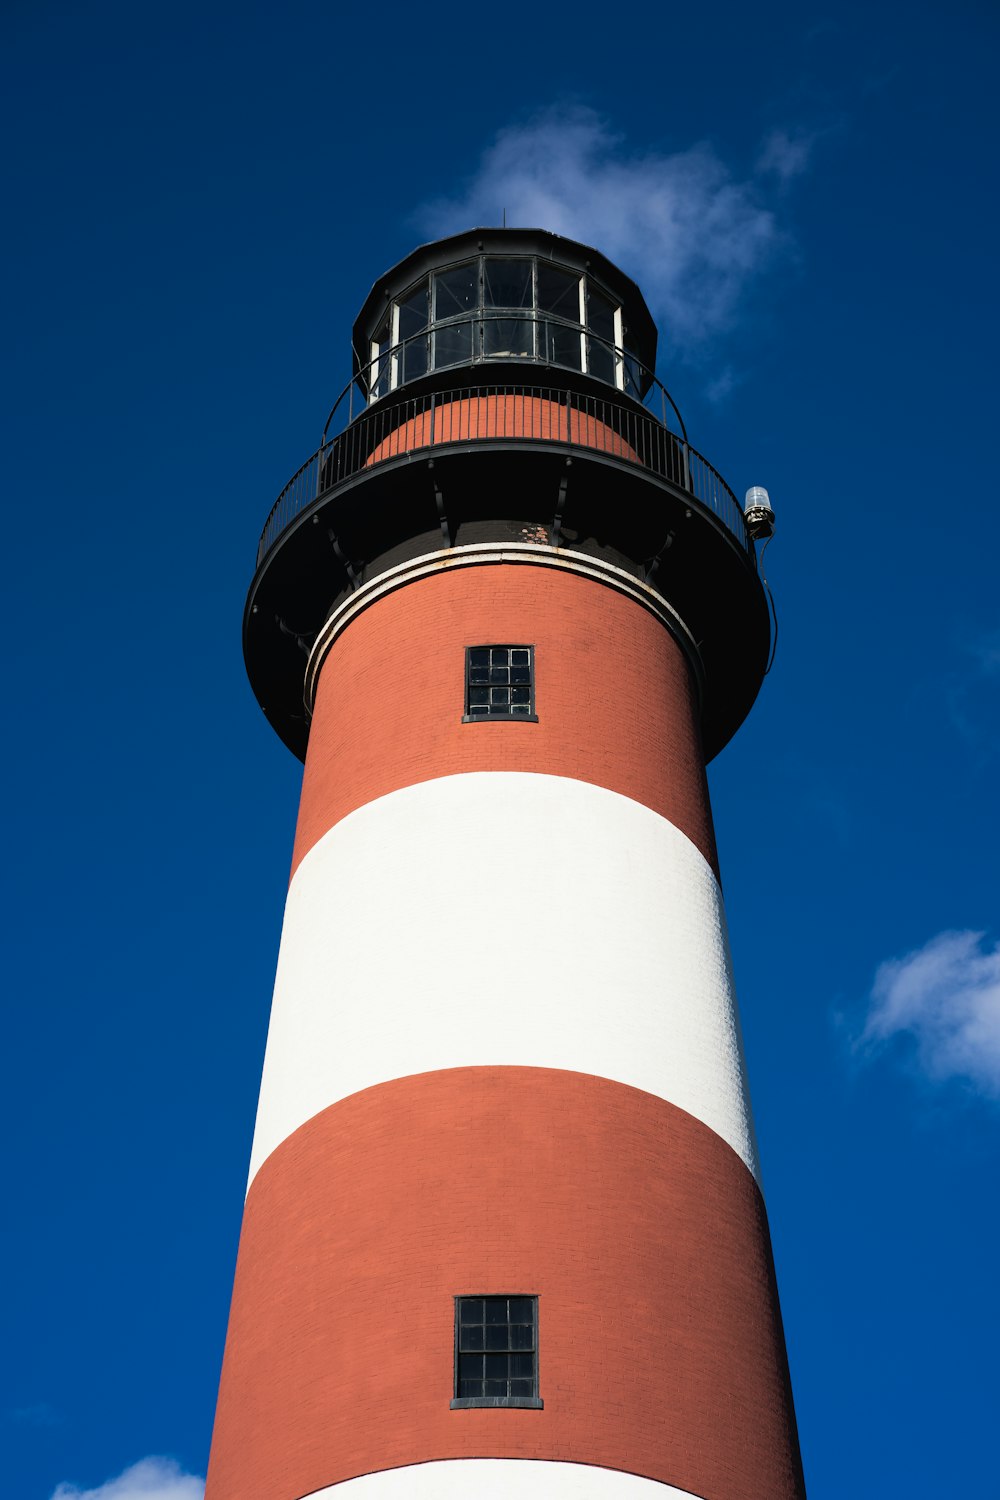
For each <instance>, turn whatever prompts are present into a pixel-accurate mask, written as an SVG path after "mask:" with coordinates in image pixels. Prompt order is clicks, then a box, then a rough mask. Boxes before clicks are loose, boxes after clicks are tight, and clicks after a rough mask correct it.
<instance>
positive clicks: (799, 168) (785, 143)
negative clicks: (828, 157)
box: [757, 130, 816, 183]
mask: <svg viewBox="0 0 1000 1500" xmlns="http://www.w3.org/2000/svg"><path fill="white" fill-rule="evenodd" d="M815 143H816V137H815V135H812V134H810V133H809V132H808V131H805V130H772V131H771V132H770V133H769V134H768V135H766V136H765V137H764V140H763V142H762V143H761V148H760V151H759V152H758V153H757V171H758V172H760V173H762V174H763V173H769V174H770V175H771V176H772V177H776V178H777V179H778V181H779V182H781V183H787V182H791V180H792V178H793V177H798V176H799V175H800V174H801V173H802V172H804V171H805V170H806V168H807V167H808V165H809V159H810V157H811V156H812V151H813V146H814V145H815Z"/></svg>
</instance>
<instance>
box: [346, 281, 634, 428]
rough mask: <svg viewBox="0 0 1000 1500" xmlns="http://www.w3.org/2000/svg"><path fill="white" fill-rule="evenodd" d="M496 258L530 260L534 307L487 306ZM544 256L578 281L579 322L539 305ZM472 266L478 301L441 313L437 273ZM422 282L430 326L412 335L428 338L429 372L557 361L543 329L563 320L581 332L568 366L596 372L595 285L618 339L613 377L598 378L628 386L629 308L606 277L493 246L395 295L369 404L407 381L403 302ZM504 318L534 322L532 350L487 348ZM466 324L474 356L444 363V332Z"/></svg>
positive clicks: (374, 357)
mask: <svg viewBox="0 0 1000 1500" xmlns="http://www.w3.org/2000/svg"><path fill="white" fill-rule="evenodd" d="M491 260H525V261H529V262H530V265H531V306H530V307H523V306H522V307H518V308H502V307H500V306H499V305H496V306H494V305H493V304H490V305H489V306H487V304H486V277H487V262H488V261H491ZM543 260H544V261H545V262H546V263H547V264H549V265H551V266H553V267H555V268H556V269H557V270H559V271H563V272H565V273H566V274H567V275H569V276H572V277H573V278H574V279H575V280H576V281H577V283H578V321H576V322H574V321H572V320H571V319H568V318H565V317H563V316H562V315H561V314H557V313H552V312H549V311H547V310H545V309H542V308H540V307H539V305H538V296H539V293H538V273H539V265H540V263H541V262H542V261H543ZM466 265H469V266H475V275H474V279H475V286H476V294H475V301H474V303H473V304H472V305H470V306H469V307H468V308H463V309H460V310H459V311H458V312H455V313H449V314H447V315H445V316H444V317H441V316H439V314H438V309H437V293H436V287H435V277H437V276H440V275H442V274H444V273H446V272H448V271H454V270H459V269H461V268H462V267H463V266H466ZM421 286H424V287H426V290H427V312H428V320H427V326H426V327H425V328H424V329H423V330H421V332H419V333H417V334H413V335H411V338H414V339H419V338H425V339H426V340H427V366H426V369H425V371H424V374H427V375H430V374H433V373H434V371H436V370H451V369H455V368H458V367H459V366H461V365H466V364H469V365H479V364H489V363H491V362H492V361H494V360H497V361H499V362H501V363H502V362H503V361H504V360H505V359H506V358H510V359H515V358H516V359H524V360H530V361H532V362H534V363H536V364H548V363H552V361H551V360H549V359H548V358H547V357H546V355H545V354H544V353H543V352H542V351H541V344H542V333H541V329H542V327H543V326H544V325H546V324H551V325H560V326H562V327H564V328H565V329H566V330H567V331H571V332H572V333H574V334H576V333H578V334H579V346H580V360H579V364H569V365H567V366H565V368H567V369H571V370H579V371H580V372H581V373H582V374H585V375H586V374H592V372H591V371H590V369H589V363H590V360H589V346H588V339H589V338H596V339H597V340H598V342H599V343H601V344H606V343H607V340H605V339H603V338H602V337H601V336H600V335H598V334H593V333H592V332H591V329H590V321H589V316H588V309H587V300H588V296H589V294H590V292H591V290H593V292H595V293H596V294H597V295H599V296H601V297H603V298H604V299H605V300H606V301H608V302H610V303H611V305H612V307H613V310H614V334H613V338H614V340H615V342H614V344H612V345H611V346H609V351H608V352H609V353H610V355H611V360H612V379H611V380H607V379H606V378H605V377H604V376H603V375H596V376H594V378H595V379H597V380H600V381H601V383H602V384H604V385H610V386H611V388H612V389H613V390H620V391H624V390H625V389H626V380H625V360H626V359H627V358H632V359H633V360H634V359H635V357H636V356H635V355H633V354H631V351H630V350H628V349H626V348H625V347H624V344H623V343H622V342H621V340H622V336H623V333H624V328H623V310H622V305H621V302H620V300H619V298H618V297H616V296H615V294H614V293H613V292H611V291H610V290H609V289H608V288H607V287H606V286H605V285H604V284H603V283H602V282H601V281H599V280H597V278H596V277H594V276H592V275H591V273H590V272H589V271H578V270H576V269H575V268H574V267H571V266H564V265H561V264H560V263H559V262H558V261H554V260H550V259H549V258H548V257H546V256H539V255H509V254H502V253H499V252H491V251H487V252H485V253H480V254H479V255H474V256H471V257H466V258H463V259H462V260H458V261H455V262H453V263H452V264H450V265H444V266H436V267H435V268H434V269H433V270H432V271H429V272H428V273H427V274H426V275H425V276H423V277H421V278H420V279H419V280H417V281H415V282H413V283H412V284H411V285H410V286H408V287H406V288H405V289H404V290H403V291H402V292H400V293H399V294H398V296H396V297H393V298H392V300H391V304H390V307H389V309H388V316H389V340H390V342H389V347H388V348H387V349H385V350H384V351H383V349H382V348H381V347H380V345H379V343H378V342H377V340H375V339H374V338H373V339H372V340H371V342H370V346H369V347H370V351H371V363H370V365H369V369H368V381H369V388H368V405H369V406H374V405H375V404H376V403H377V402H378V401H383V400H384V399H385V397H386V396H387V395H389V394H391V393H392V392H393V391H395V390H398V389H399V388H400V386H402V385H405V384H406V383H407V382H406V380H405V378H404V379H402V380H401V379H400V372H401V371H404V370H405V356H404V351H403V344H402V342H401V341H400V337H399V307H400V304H401V303H403V302H406V301H407V299H408V298H409V297H411V296H412V295H413V293H414V292H415V291H416V290H417V289H418V288H420V287H421ZM504 318H509V319H512V320H514V321H516V322H519V323H528V324H529V325H530V326H531V339H530V343H531V352H530V353H528V352H524V351H520V352H517V353H515V354H510V355H506V354H501V353H493V354H488V353H487V352H486V342H487V339H486V324H487V322H496V321H500V320H503V319H504ZM466 325H467V326H468V329H469V342H470V352H469V354H468V356H466V355H465V354H464V353H463V355H462V357H460V358H459V359H457V360H454V361H449V362H448V363H447V364H439V363H438V359H437V353H438V343H437V339H438V334H439V333H447V331H448V330H449V329H452V328H455V327H458V326H462V327H465V326H466ZM559 368H562V366H559ZM382 383H384V385H385V389H383V390H379V389H378V387H379V385H380V384H382Z"/></svg>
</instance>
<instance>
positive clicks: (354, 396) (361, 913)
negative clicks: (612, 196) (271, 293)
mask: <svg viewBox="0 0 1000 1500" xmlns="http://www.w3.org/2000/svg"><path fill="white" fill-rule="evenodd" d="M656 343H657V332H656V328H655V326H654V324H653V320H652V318H651V316H650V313H649V311H648V309H647V307H646V304H645V302H644V300H643V297H642V294H641V292H640V290H639V289H638V287H637V286H636V285H635V284H634V283H633V282H632V281H631V280H630V279H629V278H628V277H627V276H625V275H624V274H623V273H622V272H621V271H620V270H619V269H618V268H617V267H616V266H615V265H613V264H612V263H611V262H610V261H608V260H607V259H606V258H605V257H604V256H603V255H602V254H600V253H599V251H597V250H594V249H591V248H589V247H588V246H585V245H582V244H578V243H576V242H574V241H572V240H568V239H565V238H561V237H559V236H556V235H553V234H550V233H547V232H544V231H541V230H514V229H477V230H471V231H469V232H467V233H463V234H460V235H456V236H453V237H451V238H449V239H445V240H440V241H438V242H436V243H434V244H431V245H427V246H423V247H421V248H420V249H418V250H416V251H414V252H413V253H412V254H410V255H408V256H407V257H406V258H405V259H404V260H403V261H401V262H400V263H399V264H398V265H396V266H395V267H393V268H392V269H391V270H390V271H388V272H387V273H386V274H385V275H383V276H381V277H380V278H379V279H378V280H377V281H376V282H375V284H374V286H373V288H372V291H371V293H370V295H369V296H368V298H367V300H366V301H365V303H364V305H363V307H362V308H361V311H360V313H359V315H358V318H357V321H356V323H355V325H354V333H353V377H352V380H351V382H350V384H349V386H348V388H347V390H346V392H345V394H344V396H343V397H342V398H341V400H340V401H339V402H338V404H337V406H336V407H335V410H334V412H333V413H331V417H330V419H329V420H328V422H327V426H326V429H325V430H324V433H323V440H322V443H321V444H320V446H319V448H318V449H317V450H316V452H315V453H314V454H313V455H312V457H311V458H309V459H308V460H307V462H306V463H305V464H304V465H303V466H302V467H301V468H300V469H299V470H298V471H297V473H296V474H295V475H294V476H293V478H292V479H291V480H290V481H289V483H288V485H286V487H285V489H284V490H283V491H282V492H281V494H280V496H279V497H278V500H277V501H276V503H275V505H274V507H273V509H272V511H271V513H270V515H269V517H268V519H267V523H266V525H265V527H264V532H263V535H262V537H261V540H260V545H259V550H258V559H257V569H256V572H255V574H254V578H253V582H252V584H251V587H250V592H249V597H248V600H247V606H246V613H245V617H244V652H245V658H246V664H247V670H248V673H249V676H250V681H251V684H252V687H253V690H254V692H255V694H256V696H257V698H258V700H259V702H260V705H261V708H262V709H263V711H264V713H265V715H266V717H267V718H268V720H269V722H270V723H271V725H272V727H273V728H274V730H275V731H276V733H277V734H278V735H279V736H280V737H281V739H282V740H283V741H284V742H285V744H286V745H287V746H288V748H289V749H290V750H291V751H292V752H293V753H294V754H295V755H297V756H299V757H300V758H301V759H302V760H303V761H304V763H305V769H304V776H303V784H302V797H301V803H300V808H299V816H298V826H297V830H296V834H295V843H294V853H293V858H292V870H291V880H290V884H289V891H288V899H287V905H286V908H285V916H284V925H283V929H282V936H281V945H280V952H279V956H278V965H277V976H276V980H275V988H274V1001H273V1007H272V1013H271V1020H270V1027H269V1031H268V1037H267V1046H266V1053H265V1061H264V1069H263V1079H262V1083H261V1092H260V1102H259V1107H258V1113H257V1121H256V1129H255V1134H254V1140H253V1149H252V1156H251V1165H250V1180H249V1186H248V1191H247V1198H246V1206H245V1210H244V1218H243V1227H242V1233H241V1238H240V1248H239V1256H238V1262H237V1269H236V1278H235V1287H234V1292H233V1302H232V1309H231V1314H230V1321H229V1330H228V1335H227V1340H226V1349H225V1357H224V1362H223V1371H222V1378H221V1385H220V1392H219V1400H218V1408H217V1413H216V1421H215V1430H214V1435H213V1440H212V1452H211V1460H210V1464H209V1472H208V1482H207V1492H206V1494H207V1500H303V1497H306V1496H308V1497H313V1500H318V1497H324V1500H333V1497H343V1500H410V1497H421V1500H467V1497H468V1500H501V1497H503V1500H506V1497H508V1496H510V1495H512V1494H516V1495H517V1496H519V1497H521V1500H563V1497H565V1500H577V1497H578V1500H657V1497H672V1500H800V1497H802V1496H804V1493H805V1492H804V1486H803V1479H802V1470H801V1462H800V1458H799V1450H798V1442H797V1437H796V1430H795V1419H794V1412H793V1406H792V1396H791V1388H790V1383H789V1375H788V1367H787V1359H786V1353H785V1345H784V1337H783V1333H782V1327H781V1317H780V1312H779V1306H778V1296H777V1290H776V1283H775V1276H774V1268H773V1263H772V1255H771V1248H770V1240H769V1234H768V1227H767V1216H766V1211H765V1206H764V1200H763V1197H762V1193H761V1185H760V1174H759V1165H758V1159H757V1151H756V1145H755V1140H754V1131H753V1123H752V1117H751V1111H750V1103H749V1096H748V1090H747V1080H746V1071H745V1065H744V1058H743V1051H742V1045H741V1040H740V1027H739V1017H738V1012H737V1004H736V997H735V991H734V986H733V976H732V965H731V960H730V952H729V944H728V939H727V934H726V922H725V913H724V907H723V899H722V889H721V884H720V874H719V866H718V858H717V853H716V846H715V839H714V834H713V827H712V816H711V810H710V806H709V798H708V791H707V784H706V776H705V766H706V763H707V761H708V760H710V759H711V758H712V757H713V756H714V755H716V754H717V753H718V752H719V751H720V750H721V749H722V748H723V747H724V746H725V745H726V744H727V742H728V741H729V740H730V739H731V737H732V736H733V735H734V734H735V732H736V731H737V729H738V728H739V726H740V724H741V723H742V721H743V719H744V718H745V716H746V715H747V713H748V712H749V710H750V707H751V705H752V704H753V701H754V699H755V697H756V694H757V692H758V690H759V688H760V684H761V681H762V679H763V676H764V674H765V671H766V669H767V664H768V659H769V653H770V647H771V629H770V617H769V611H768V602H767V596H766V590H765V587H764V585H763V583H762V579H761V574H760V571H759V566H758V559H757V557H756V555H755V548H756V543H755V537H757V536H760V535H764V534H768V533H769V531H770V525H771V511H770V506H769V502H768V500H767V495H766V492H764V491H759V490H758V491H754V492H751V495H750V496H749V497H748V509H747V511H746V512H745V511H744V509H743V508H742V507H741V505H740V504H739V503H738V502H737V500H736V499H735V497H734V495H733V493H732V491H731V490H730V489H729V486H728V485H727V484H726V482H725V481H724V480H723V479H722V477H721V476H720V475H719V474H718V473H717V472H716V470H715V469H714V468H713V467H712V465H711V463H710V462H709V461H708V459H707V458H705V457H703V456H702V455H701V454H700V453H698V452H697V451H696V449H695V448H694V447H693V446H692V445H691V443H690V441H689V439H688V434H687V431H686V429H685V426H684V423H683V420H682V418H681V415H680V413H679V411H678V410H677V408H676V406H675V405H674V402H673V400H672V398H671V397H670V396H669V394H668V393H667V392H666V390H665V389H664V388H663V387H662V386H661V385H660V384H659V382H658V381H657V380H656V378H655V374H654V371H655V367H656Z"/></svg>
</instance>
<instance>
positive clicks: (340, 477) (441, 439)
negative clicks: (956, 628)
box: [257, 385, 754, 566]
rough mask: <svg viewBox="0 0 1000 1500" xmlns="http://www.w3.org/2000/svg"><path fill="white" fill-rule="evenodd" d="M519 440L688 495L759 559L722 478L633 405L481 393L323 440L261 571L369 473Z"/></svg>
mask: <svg viewBox="0 0 1000 1500" xmlns="http://www.w3.org/2000/svg"><path fill="white" fill-rule="evenodd" d="M506 440H517V441H519V442H525V443H553V444H558V445H560V446H562V447H568V448H574V449H578V450H583V451H589V452H597V453H600V454H603V455H604V456H606V457H608V458H612V459H614V461H615V462H616V463H622V464H628V465H630V466H634V467H635V468H638V469H641V470H644V471H645V472H646V473H648V474H652V475H654V476H655V477H656V478H658V479H663V480H667V481H669V483H671V484H672V485H674V486H676V487H677V488H679V489H682V490H685V491H687V492H688V493H689V494H690V495H691V498H692V500H693V501H694V502H695V503H696V504H698V505H699V506H702V507H703V508H704V509H705V510H708V511H710V512H711V513H712V514H713V515H715V516H716V517H718V519H719V520H720V521H721V522H722V524H723V525H724V526H725V527H726V528H727V530H728V531H729V532H731V533H732V535H733V536H734V537H735V538H736V540H737V541H738V542H739V543H740V545H741V546H742V547H743V548H744V549H745V551H746V552H747V553H748V555H749V556H750V557H751V558H753V556H754V552H753V545H752V543H751V540H750V537H749V535H748V533H747V528H746V523H745V521H744V519H743V511H742V510H741V509H740V506H739V503H738V502H737V500H736V497H735V495H734V494H733V492H732V490H731V489H730V488H729V486H728V485H727V484H726V482H725V480H724V479H723V478H722V477H721V475H720V474H719V473H718V472H717V471H716V470H715V469H714V468H713V467H712V465H711V464H710V463H709V462H708V460H707V459H705V458H703V457H702V456H701V454H700V453H697V452H696V451H695V449H694V448H692V447H691V446H690V444H689V443H688V442H687V440H686V438H684V437H678V436H677V435H676V434H675V433H673V432H671V431H670V429H669V428H668V427H667V426H666V425H665V424H664V423H663V422H660V421H657V419H656V418H655V417H654V416H652V415H651V414H650V413H649V412H647V411H645V410H644V409H643V408H642V407H640V406H639V405H637V404H636V403H633V402H630V401H629V400H628V399H627V398H624V397H623V398H620V399H618V400H615V399H613V398H611V397H610V396H609V397H607V398H605V397H603V396H594V395H589V394H588V395H583V394H580V393H579V392H575V391H568V390H565V389H558V388H554V389H545V388H544V387H539V386H525V385H495V386H475V387H468V388H463V389H461V390H447V391H436V392H433V393H427V394H423V395H416V396H411V397H409V398H408V399H405V400H402V401H392V400H388V399H383V400H379V401H376V402H374V403H372V404H371V405H369V406H368V407H367V408H366V410H365V411H364V413H363V414H362V415H361V416H358V417H357V418H355V419H354V420H353V421H352V422H351V423H350V425H349V426H347V427H345V429H344V431H343V432H341V433H339V434H337V436H336V437H333V438H329V439H326V438H324V441H323V443H322V444H321V445H320V447H319V448H317V450H316V452H315V453H313V454H312V455H311V457H310V458H308V459H306V461H305V463H304V464H303V465H302V467H301V468H300V469H299V470H298V471H297V472H296V473H295V474H293V476H292V478H291V479H290V480H289V481H288V483H287V484H286V485H285V487H284V489H283V490H282V491H281V494H280V495H279V496H278V499H277V500H276V501H275V504H274V506H273V508H272V510H271V513H270V515H269V516H268V518H267V523H266V525H265V527H264V530H263V533H262V535H261V539H260V545H259V547H258V549H257V564H258V566H259V565H260V563H261V562H263V560H264V558H265V557H266V556H267V554H268V552H270V550H271V548H272V547H273V546H274V544H275V543H276V542H277V540H278V538H279V537H280V536H281V534H282V532H283V531H284V530H285V528H286V527H287V526H289V525H290V524H291V522H292V521H294V520H295V518H296V517H297V516H298V515H300V514H301V513H302V512H303V511H304V510H306V509H307V508H308V507H309V506H310V505H312V503H313V501H315V500H318V499H319V498H320V497H321V496H322V495H325V494H327V493H328V492H329V491H330V490H333V489H335V488H336V487H337V486H338V485H340V484H343V483H345V482H346V481H347V480H349V479H353V478H355V477H356V476H357V475H359V474H362V473H363V472H364V471H365V470H368V469H372V468H375V467H376V466H377V465H378V464H381V463H386V462H389V461H390V460H393V459H400V458H405V457H407V456H408V455H410V454H413V453H417V452H422V451H426V450H427V449H429V448H432V447H433V448H440V447H443V446H448V445H452V446H453V445H456V444H459V445H467V444H470V443H492V442H503V441H506Z"/></svg>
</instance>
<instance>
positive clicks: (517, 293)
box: [483, 259, 531, 307]
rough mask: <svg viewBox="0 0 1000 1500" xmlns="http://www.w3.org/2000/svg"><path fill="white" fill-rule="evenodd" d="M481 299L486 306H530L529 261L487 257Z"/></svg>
mask: <svg viewBox="0 0 1000 1500" xmlns="http://www.w3.org/2000/svg"><path fill="white" fill-rule="evenodd" d="M483 301H484V303H485V304H486V306H487V307H530V306H531V261H530V260H491V259H487V260H486V262H485V263H484V266H483Z"/></svg>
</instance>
